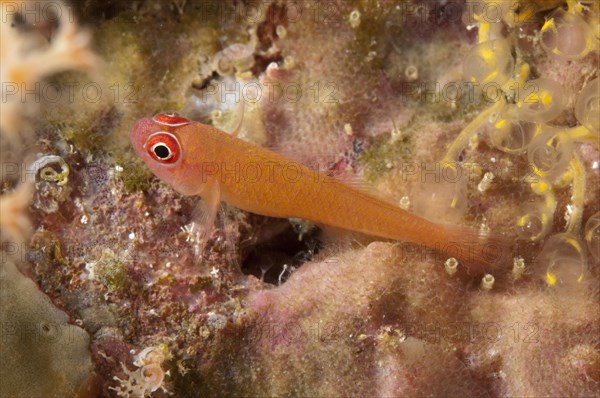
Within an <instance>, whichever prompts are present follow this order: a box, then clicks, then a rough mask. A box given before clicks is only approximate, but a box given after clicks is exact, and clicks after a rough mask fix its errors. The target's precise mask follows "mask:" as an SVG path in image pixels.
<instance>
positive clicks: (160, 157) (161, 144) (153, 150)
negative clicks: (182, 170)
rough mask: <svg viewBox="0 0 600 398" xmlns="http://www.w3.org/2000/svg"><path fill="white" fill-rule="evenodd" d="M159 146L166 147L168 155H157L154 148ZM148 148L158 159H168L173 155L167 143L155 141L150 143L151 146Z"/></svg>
mask: <svg viewBox="0 0 600 398" xmlns="http://www.w3.org/2000/svg"><path fill="white" fill-rule="evenodd" d="M159 146H164V147H165V148H166V149H167V151H168V152H169V155H167V156H166V157H162V156H159V155H158V153H156V148H157V147H159ZM150 150H151V151H152V153H154V154H155V155H156V157H157V158H159V159H160V160H169V159H171V158H172V157H173V152H172V151H171V148H169V146H168V145H167V144H165V143H164V142H157V143H156V144H154V145H152V148H150Z"/></svg>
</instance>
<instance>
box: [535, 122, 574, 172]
mask: <svg viewBox="0 0 600 398" xmlns="http://www.w3.org/2000/svg"><path fill="white" fill-rule="evenodd" d="M544 130H545V131H544V132H543V133H542V134H541V135H539V136H537V137H536V138H535V139H534V140H533V141H532V142H531V144H530V146H529V148H528V151H527V159H528V161H529V164H530V166H531V168H532V169H533V171H534V172H535V173H536V174H537V175H538V176H540V177H542V178H544V179H546V180H548V181H550V182H552V181H554V180H555V179H556V178H558V177H560V176H561V175H562V174H563V173H564V172H565V170H566V169H567V167H568V165H569V162H570V160H571V157H572V155H573V141H572V140H571V139H570V138H569V136H568V134H565V133H563V132H561V131H558V130H556V129H553V128H551V127H547V126H545V127H544Z"/></svg>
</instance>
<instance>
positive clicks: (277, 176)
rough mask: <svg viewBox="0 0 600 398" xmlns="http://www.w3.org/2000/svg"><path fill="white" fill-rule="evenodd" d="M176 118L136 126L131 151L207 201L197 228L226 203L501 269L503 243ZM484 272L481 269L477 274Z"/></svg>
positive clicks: (205, 225)
mask: <svg viewBox="0 0 600 398" xmlns="http://www.w3.org/2000/svg"><path fill="white" fill-rule="evenodd" d="M236 135H237V133H235V134H234V135H231V134H227V133H225V132H223V131H220V130H218V129H216V128H214V127H211V126H208V125H204V124H202V123H198V122H194V121H191V120H189V119H186V118H184V117H182V116H180V115H178V114H176V113H162V114H157V115H156V116H154V117H152V118H144V119H141V120H138V121H137V122H136V123H135V125H134V127H133V129H132V131H131V137H130V138H131V143H132V145H133V148H134V149H135V151H136V152H137V154H138V155H139V156H140V157H141V158H142V159H143V160H144V161H145V163H146V164H147V165H148V167H149V168H150V169H151V170H152V172H153V173H154V174H155V175H156V176H158V177H159V178H160V179H161V180H163V181H164V182H166V183H167V184H169V185H171V186H172V187H173V188H174V189H175V190H177V191H178V192H180V193H181V194H183V195H197V196H200V197H202V199H203V206H204V211H203V212H202V220H201V221H200V223H201V224H202V225H201V226H202V227H203V230H204V231H205V232H208V231H210V230H211V229H212V228H213V225H214V221H215V217H216V214H217V210H218V207H219V204H220V202H221V201H225V202H227V203H229V204H231V205H234V206H236V207H238V208H240V209H243V210H245V211H249V212H252V213H257V214H261V215H265V216H270V217H285V218H290V217H294V218H302V219H306V220H310V221H313V222H315V223H317V224H323V225H326V226H332V227H336V228H342V229H346V230H351V231H357V232H361V233H365V234H368V235H372V236H376V237H381V238H386V239H393V240H398V241H405V242H413V243H417V244H419V245H423V246H426V247H429V248H433V249H435V250H437V251H440V252H442V253H444V254H447V255H448V256H453V257H456V258H457V259H459V260H461V261H463V262H465V263H466V264H468V265H470V266H471V267H475V269H477V268H480V267H482V266H483V268H489V266H491V265H498V262H499V259H500V257H502V255H505V254H506V245H505V244H504V243H505V242H503V241H501V240H499V239H494V238H491V237H487V236H482V235H480V234H479V233H478V232H477V231H475V230H473V229H470V228H467V227H461V226H448V225H440V224H436V223H433V222H431V221H428V220H425V219H423V218H421V217H419V216H417V215H415V214H412V213H410V212H408V211H406V210H403V209H401V208H400V207H398V206H396V205H394V204H392V203H390V202H389V201H386V200H385V199H381V198H379V197H377V196H376V195H372V194H370V193H368V192H366V191H365V190H362V189H359V188H357V187H354V186H352V185H349V184H346V183H344V182H343V181H341V180H338V179H336V178H333V177H331V176H330V175H328V174H326V173H323V172H319V171H315V170H313V169H310V168H309V167H306V166H304V165H302V164H299V163H297V162H294V161H293V160H291V159H289V158H287V157H285V156H283V155H282V154H279V153H276V152H274V151H271V150H269V149H266V148H263V147H259V146H256V145H253V144H250V143H248V142H246V141H243V140H241V139H238V138H237V137H236ZM479 270H481V269H479Z"/></svg>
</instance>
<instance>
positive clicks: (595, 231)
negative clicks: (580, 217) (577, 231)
mask: <svg viewBox="0 0 600 398" xmlns="http://www.w3.org/2000/svg"><path fill="white" fill-rule="evenodd" d="M583 238H584V240H585V242H586V244H587V247H588V250H589V251H590V253H591V254H592V256H593V257H594V258H595V259H596V260H600V211H599V212H596V214H594V215H593V216H591V217H590V218H589V219H588V220H587V222H586V223H585V229H584V232H583Z"/></svg>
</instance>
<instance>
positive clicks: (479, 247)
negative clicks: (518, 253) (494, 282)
mask: <svg viewBox="0 0 600 398" xmlns="http://www.w3.org/2000/svg"><path fill="white" fill-rule="evenodd" d="M446 238H447V242H445V244H444V245H443V248H442V252H444V254H446V255H448V257H455V258H456V259H458V260H459V261H460V263H461V264H464V265H465V268H466V270H467V273H468V274H472V275H479V274H483V273H491V272H494V271H498V270H499V269H507V270H510V269H511V267H512V263H513V259H514V256H515V253H514V243H513V241H512V240H509V239H508V238H505V237H502V236H498V235H493V234H482V233H480V232H479V231H477V230H475V229H472V228H468V227H452V229H450V230H449V231H448V233H447V236H446Z"/></svg>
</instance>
